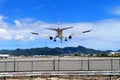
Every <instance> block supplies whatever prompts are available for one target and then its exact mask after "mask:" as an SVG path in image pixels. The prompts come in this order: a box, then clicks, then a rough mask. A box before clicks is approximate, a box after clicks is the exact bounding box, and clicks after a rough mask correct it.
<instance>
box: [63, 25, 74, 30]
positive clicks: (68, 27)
mask: <svg viewBox="0 0 120 80" xmlns="http://www.w3.org/2000/svg"><path fill="white" fill-rule="evenodd" d="M70 28H73V26H72V27H67V28H63V29H62V30H66V29H70Z"/></svg>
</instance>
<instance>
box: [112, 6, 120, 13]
mask: <svg viewBox="0 0 120 80" xmlns="http://www.w3.org/2000/svg"><path fill="white" fill-rule="evenodd" d="M110 12H111V13H112V14H114V15H120V6H116V7H112V8H110Z"/></svg>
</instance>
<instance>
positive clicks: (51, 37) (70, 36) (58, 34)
mask: <svg viewBox="0 0 120 80" xmlns="http://www.w3.org/2000/svg"><path fill="white" fill-rule="evenodd" d="M71 28H73V26H72V27H66V28H57V29H55V28H45V29H48V30H53V31H56V32H57V35H56V36H55V37H53V36H52V35H47V36H48V37H49V39H50V40H54V42H56V38H59V39H60V42H61V43H62V40H63V38H64V39H65V41H67V40H68V39H72V36H73V35H75V34H70V35H68V36H67V37H65V36H63V31H64V30H67V29H71ZM90 31H92V29H91V30H86V31H83V32H82V33H88V32H90ZM31 33H32V34H34V35H42V36H43V34H39V33H36V32H31ZM79 34H81V33H79Z"/></svg>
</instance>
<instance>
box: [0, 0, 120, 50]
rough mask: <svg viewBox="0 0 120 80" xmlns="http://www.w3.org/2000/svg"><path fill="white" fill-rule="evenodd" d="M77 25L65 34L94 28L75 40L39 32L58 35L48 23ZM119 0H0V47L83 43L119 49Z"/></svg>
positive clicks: (33, 46)
mask: <svg viewBox="0 0 120 80" xmlns="http://www.w3.org/2000/svg"><path fill="white" fill-rule="evenodd" d="M58 14H60V21H61V25H60V27H69V26H74V28H73V29H71V30H67V31H65V33H64V35H65V36H66V35H69V34H72V33H76V34H77V33H79V32H82V31H84V30H88V29H91V28H93V31H92V32H90V33H87V34H83V35H76V36H73V39H72V40H69V41H68V42H64V41H63V43H60V42H59V40H57V42H55V43H54V42H53V41H50V40H49V38H48V37H43V36H35V35H32V34H30V32H31V31H34V32H39V33H40V34H47V35H55V32H52V31H48V30H45V29H44V28H46V27H53V28H58V27H59V26H58V25H57V22H58V19H57V18H58ZM119 32H120V1H119V0H0V49H16V48H23V49H26V48H36V47H52V48H53V47H68V46H73V47H76V46H79V45H81V46H84V47H87V48H93V49H97V50H119V49H120V34H119Z"/></svg>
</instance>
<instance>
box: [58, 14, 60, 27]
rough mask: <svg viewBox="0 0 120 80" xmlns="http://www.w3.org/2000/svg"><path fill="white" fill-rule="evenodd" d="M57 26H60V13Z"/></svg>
mask: <svg viewBox="0 0 120 80" xmlns="http://www.w3.org/2000/svg"><path fill="white" fill-rule="evenodd" d="M58 26H60V14H58Z"/></svg>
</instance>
